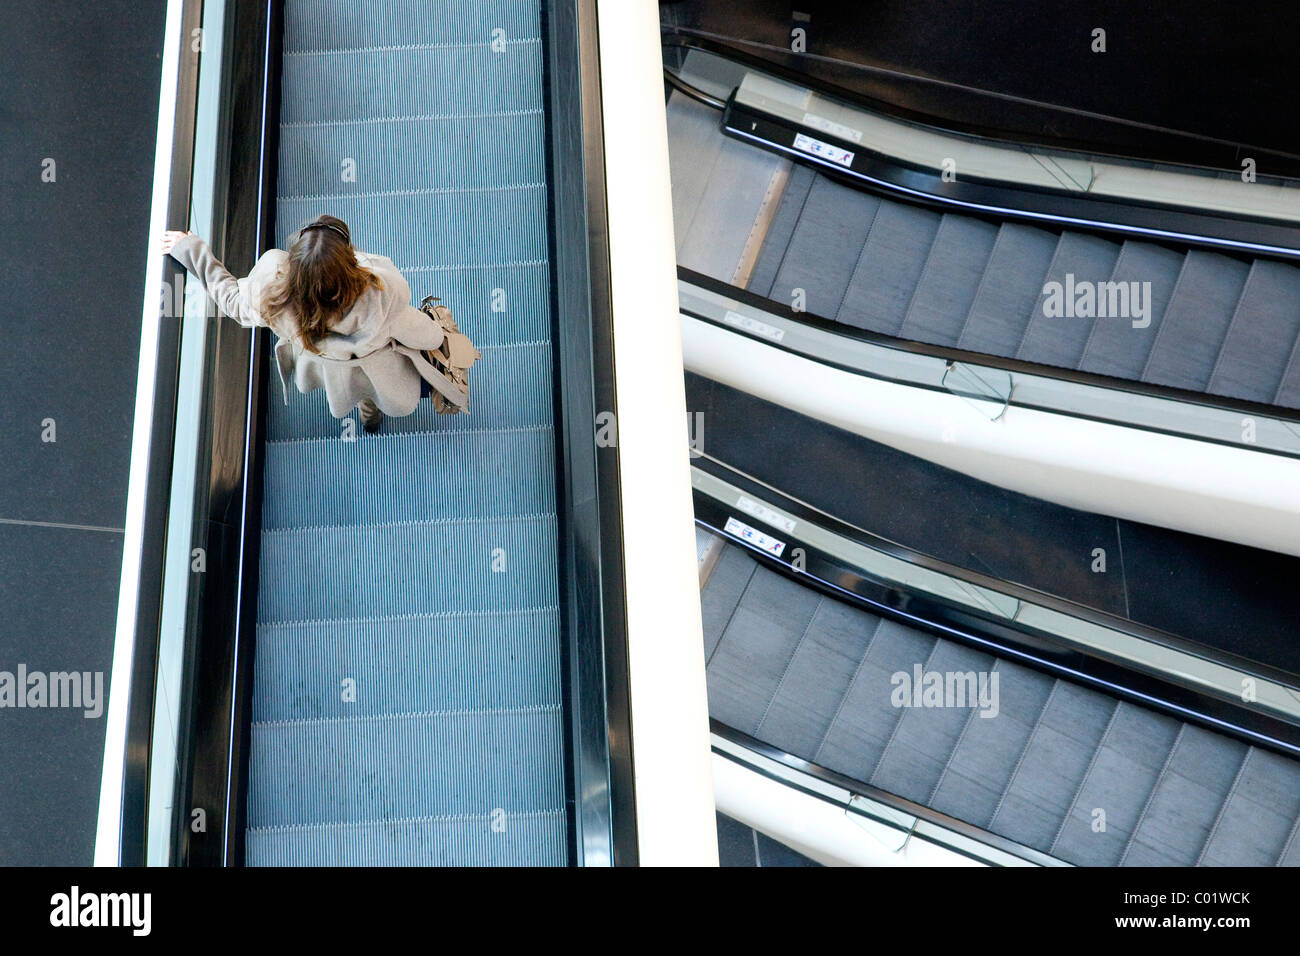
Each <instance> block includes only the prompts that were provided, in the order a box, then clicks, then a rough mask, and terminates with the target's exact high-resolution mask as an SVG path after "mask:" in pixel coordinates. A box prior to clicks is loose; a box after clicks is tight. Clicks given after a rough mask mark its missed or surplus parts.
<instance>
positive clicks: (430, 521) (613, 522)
mask: <svg viewBox="0 0 1300 956" xmlns="http://www.w3.org/2000/svg"><path fill="white" fill-rule="evenodd" d="M600 6H601V4H600V0H559V2H550V0H548V2H542V0H529V2H519V0H490V2H485V3H479V2H470V0H404V2H401V3H388V2H378V0H374V2H369V0H368V2H363V3H356V2H351V0H347V2H345V0H328V2H308V0H207V2H203V3H199V2H198V0H178V3H177V4H176V5H175V6H174V7H173V8H171V15H170V16H169V25H168V51H169V53H168V57H169V60H168V64H169V66H168V67H167V68H165V69H164V86H165V87H166V86H167V84H169V83H174V85H175V87H176V96H175V113H176V116H175V120H174V123H173V126H172V127H169V131H170V133H171V135H172V136H173V137H174V138H175V140H176V142H177V143H178V144H183V146H184V148H181V146H179V145H178V146H177V148H176V149H175V150H173V151H172V153H171V154H170V155H168V154H164V153H161V152H160V156H161V157H162V158H161V159H160V167H159V170H158V172H157V173H156V176H158V177H164V178H165V180H166V182H165V183H164V185H166V187H167V188H166V193H167V196H168V208H167V210H166V217H167V221H168V223H169V224H173V225H176V226H183V225H187V226H188V227H189V228H191V229H193V230H194V231H195V232H197V233H199V234H200V235H203V236H204V237H205V238H207V239H209V242H210V245H211V246H212V248H213V250H214V253H215V254H216V255H217V256H218V257H219V258H220V259H221V260H222V261H223V262H224V263H225V264H226V265H227V267H228V268H229V269H230V271H231V272H232V273H234V274H235V275H246V274H247V273H248V272H249V271H250V270H251V268H252V266H253V264H254V263H255V262H256V261H257V260H258V259H259V258H260V256H261V255H262V254H263V253H264V252H265V251H266V250H267V249H270V248H284V247H286V246H287V245H288V244H289V243H290V242H291V237H292V235H293V234H294V232H295V231H296V230H297V229H298V228H300V227H301V225H302V224H303V223H304V222H305V221H309V220H311V219H314V218H315V217H316V216H318V215H320V214H322V213H331V214H334V215H337V216H338V217H340V218H341V219H343V220H344V221H346V222H347V223H349V225H350V227H351V231H352V236H353V241H354V245H355V247H356V248H357V250H358V253H359V255H362V256H364V255H372V256H375V255H382V256H386V257H388V258H390V259H391V260H392V262H393V264H394V265H395V266H396V269H397V270H398V271H399V272H400V273H401V275H402V276H403V279H404V282H403V284H404V285H409V288H405V289H401V290H399V292H400V293H401V294H403V295H406V296H407V297H408V301H410V302H411V303H412V304H413V305H414V303H418V302H420V301H421V300H422V299H423V298H424V297H426V296H435V297H438V298H439V299H441V301H442V302H444V303H445V304H446V305H447V306H449V307H450V308H451V310H452V311H453V313H454V315H455V317H456V320H457V322H458V324H459V326H460V328H461V329H462V330H463V331H465V332H466V333H467V334H468V335H469V336H470V337H471V338H472V339H473V341H474V342H475V344H476V346H477V347H478V349H479V350H480V351H481V353H482V358H481V359H480V360H479V362H478V363H477V364H476V365H475V367H474V370H473V374H472V384H471V390H470V396H471V398H470V408H469V411H468V414H459V415H439V414H437V413H436V412H435V411H434V408H433V406H432V403H431V402H430V401H422V402H421V403H420V404H419V406H418V407H417V409H416V411H415V412H414V413H413V414H411V415H409V416H405V417H402V418H399V419H385V420H384V421H383V422H382V424H381V426H380V428H379V429H378V431H377V432H375V433H367V432H365V431H364V430H363V428H362V427H361V423H360V421H359V420H358V419H357V418H356V416H355V414H353V415H349V416H347V417H345V418H343V419H335V418H334V417H332V416H331V415H330V414H329V411H328V409H327V407H326V402H325V401H324V397H323V396H322V395H321V394H320V392H319V391H317V392H309V393H306V394H303V393H300V392H298V390H297V389H296V388H294V387H293V383H290V384H289V387H288V388H287V389H284V390H282V389H281V387H280V386H281V383H280V382H279V381H278V380H277V373H276V369H275V360H274V355H273V349H274V340H273V338H272V336H271V334H270V332H269V330H267V329H255V330H253V331H252V332H251V334H250V331H249V329H247V328H246V327H242V326H239V325H237V324H236V323H234V322H232V321H231V320H230V319H228V318H226V317H224V316H223V315H220V314H216V313H214V310H213V309H212V304H211V302H210V301H208V300H207V299H206V298H205V297H203V296H198V295H192V294H190V293H191V292H193V291H194V287H195V284H194V283H189V284H187V285H185V286H184V287H183V288H182V287H180V286H179V285H178V286H177V288H176V289H175V290H174V293H175V294H174V296H167V297H165V298H164V301H163V311H164V313H165V314H164V315H163V316H162V318H169V317H170V318H172V319H173V321H174V322H177V323H178V327H179V328H180V330H181V334H180V336H179V337H178V338H179V339H180V341H179V343H177V346H176V354H175V355H163V356H162V357H161V358H160V360H159V362H160V364H165V365H166V367H171V368H180V369H183V370H185V371H184V372H183V373H182V374H181V375H180V376H179V381H180V385H179V386H176V385H175V383H174V382H172V383H169V381H168V380H167V379H165V378H161V377H160V381H159V383H156V384H155V385H154V389H155V391H154V393H153V394H152V395H150V394H149V393H148V391H147V390H146V391H145V392H142V397H141V399H140V401H141V403H144V404H143V410H144V411H148V412H149V415H148V416H147V417H149V419H150V420H151V422H152V429H151V436H150V437H151V438H152V449H153V454H152V457H151V461H150V467H149V471H148V474H147V475H146V476H144V477H143V478H142V479H141V480H140V481H137V480H136V479H135V478H133V489H134V490H133V494H134V495H136V496H137V497H138V498H139V499H140V500H141V501H143V502H144V510H145V512H146V513H147V514H148V516H149V517H148V521H147V523H146V525H147V526H145V527H143V528H141V529H139V533H138V537H139V540H140V542H141V549H142V552H143V555H144V557H145V558H146V559H147V560H142V562H141V565H142V571H141V574H140V576H139V581H138V582H137V586H136V588H135V591H134V592H133V593H130V594H124V596H123V599H122V600H123V606H124V607H127V606H130V607H132V608H134V609H136V616H135V618H133V619H132V621H131V635H132V636H131V639H130V640H129V641H121V642H119V649H118V653H117V654H116V656H115V664H114V666H115V672H114V673H115V674H119V673H121V674H123V675H126V677H127V678H128V679H123V680H118V679H117V678H116V677H115V680H114V694H115V695H116V696H115V698H114V699H113V700H112V701H110V709H112V710H113V713H114V715H115V716H114V717H112V718H111V719H110V723H111V724H112V727H113V731H112V733H110V737H109V740H110V743H109V746H108V747H107V748H106V753H107V755H106V758H105V764H104V780H105V782H106V783H105V788H104V794H105V795H104V797H103V798H102V799H101V813H100V832H99V839H98V842H97V846H96V856H97V859H98V860H99V861H101V862H103V863H105V864H109V865H115V864H116V865H143V864H150V865H163V866H168V865H170V866H241V865H251V866H284V865H436V866H445V865H457V866H460V865H469V866H485V865H490V866H497V865H501V866H566V865H567V866H628V865H637V864H639V863H644V862H663V863H674V862H675V863H684V862H690V863H698V864H709V863H714V862H716V859H717V850H716V845H717V844H716V836H715V830H714V818H715V813H714V808H713V801H712V795H711V789H710V785H709V777H708V771H709V752H708V746H707V740H708V738H707V717H706V705H705V701H704V673H703V667H702V662H701V661H700V659H699V655H698V643H697V639H696V637H695V634H696V630H695V627H697V626H698V625H697V624H694V625H693V622H698V603H697V592H696V588H695V584H696V580H695V575H694V571H693V569H692V567H691V564H690V546H689V540H690V539H689V536H690V519H689V513H690V512H689V508H690V492H689V469H688V467H687V451H686V449H685V448H684V447H683V446H682V445H681V444H680V443H679V442H677V441H676V440H675V438H676V432H675V431H674V430H673V429H672V428H671V427H669V423H670V416H671V421H673V422H675V421H677V420H679V416H678V415H677V414H675V413H673V412H672V411H671V409H670V408H669V406H670V405H671V402H672V401H673V400H676V401H677V402H678V403H680V402H681V400H682V399H681V396H680V393H678V394H673V393H672V392H671V391H668V392H667V394H665V392H666V390H668V389H671V382H672V381H673V376H674V375H675V374H676V370H677V369H678V368H679V367H680V359H679V358H678V357H677V356H676V355H674V353H673V350H672V348H664V347H663V346H664V344H667V345H670V346H671V345H673V344H675V343H673V342H672V341H671V337H669V336H665V335H664V334H662V332H661V331H660V330H658V329H655V328H654V327H653V326H652V325H651V324H649V323H645V322H642V321H640V318H639V316H638V315H637V309H638V308H639V307H640V303H641V302H642V301H644V299H645V297H646V295H647V293H650V294H653V295H658V296H660V297H661V298H666V299H671V295H672V292H673V290H674V276H673V272H672V264H671V263H672V260H671V244H670V242H669V241H668V237H669V236H670V235H671V233H670V231H669V229H668V228H667V210H666V209H664V210H659V209H656V208H645V207H644V204H642V203H641V200H642V198H643V197H642V196H641V195H640V193H638V192H636V191H635V190H630V189H628V188H627V185H626V184H625V183H621V181H620V176H623V175H624V171H625V170H627V169H630V168H635V169H636V170H637V174H636V175H637V177H638V179H639V180H641V181H642V182H651V181H657V182H659V183H660V184H662V185H663V187H664V189H665V191H666V189H667V168H666V163H658V164H650V165H646V164H644V163H642V162H640V160H639V157H641V156H643V155H644V154H645V153H646V151H647V147H646V145H645V143H646V142H647V141H649V142H650V143H651V144H652V146H653V145H654V144H655V143H658V144H659V145H660V146H662V138H663V135H664V134H663V126H662V123H659V124H645V123H640V124H633V125H630V126H629V125H623V124H620V123H618V122H613V123H611V122H610V120H609V117H610V116H611V115H612V113H611V111H610V110H609V109H607V108H606V107H605V106H604V105H603V104H602V100H601V93H602V90H604V89H606V88H607V87H617V88H619V89H622V90H626V91H632V93H635V91H637V90H642V91H644V93H645V95H646V97H647V98H648V100H649V105H650V107H651V109H653V108H654V107H655V106H656V105H657V99H658V96H657V82H656V81H657V71H656V70H655V69H654V68H653V67H652V66H651V64H652V63H653V62H654V60H653V56H654V54H655V53H656V52H657V51H656V43H655V39H654V37H652V36H645V35H644V31H639V30H637V28H636V23H635V19H634V18H628V17H625V16H624V15H623V14H622V12H620V8H619V7H618V5H612V6H609V7H608V9H609V10H610V11H612V12H609V13H608V14H606V15H602V16H601V18H600V20H599V24H600V32H601V36H602V37H607V38H611V39H610V42H611V43H612V44H615V45H618V44H619V43H621V44H622V46H623V48H624V49H629V50H636V51H638V52H639V54H640V57H641V58H640V59H639V60H632V61H627V60H626V59H620V60H612V59H610V58H608V57H607V58H605V59H602V58H601V56H600V48H599V46H598V45H597V44H596V42H595V40H596V30H597V22H598V21H597V10H598V8H599V7H600ZM195 35H201V37H202V42H198V43H195V42H193V41H192V37H193V36H195ZM620 38H621V39H620ZM647 76H648V77H651V78H652V79H651V81H650V82H649V83H646V82H645V81H644V78H645V77H647ZM624 95H625V96H626V95H632V94H630V93H625V94H624ZM164 118H165V119H170V117H164ZM191 141H192V143H193V147H192V149H191V147H190V143H191ZM658 153H659V154H660V155H663V150H662V149H660V150H658ZM159 181H160V180H156V182H159ZM607 183H608V184H609V185H608V186H607ZM160 188H161V187H160ZM159 218H160V220H161V215H160V216H159ZM658 220H662V222H661V223H658V226H659V228H660V229H661V234H662V236H663V237H664V241H663V242H662V243H661V248H660V250H659V256H658V261H657V264H654V265H651V264H650V263H649V262H648V261H647V260H646V259H645V255H644V249H643V248H642V250H641V255H642V263H643V268H641V269H640V270H639V271H638V273H637V275H636V277H635V283H636V287H635V292H634V293H633V291H632V290H631V288H630V285H629V283H630V281H631V276H630V275H628V274H626V272H625V271H623V272H618V271H616V270H615V267H614V263H615V261H616V260H617V256H618V254H619V253H620V251H621V250H624V249H631V248H637V247H638V244H639V243H642V242H643V239H644V234H645V230H646V227H647V223H651V224H654V223H657V222H658ZM158 228H159V229H160V230H161V229H162V228H163V225H162V223H161V221H160V223H159V225H158ZM174 265H175V264H174V263H173V264H172V266H171V267H173V268H174ZM170 279H171V281H174V282H177V283H180V282H182V281H183V279H184V276H183V275H175V276H172V277H170ZM616 303H619V305H618V313H617V314H618V315H621V316H625V318H623V321H622V322H621V323H616V321H615V317H616ZM173 304H175V305H176V306H177V307H178V311H177V313H176V314H174V315H172V314H170V309H171V308H172V305H173ZM181 306H183V308H180V307H181ZM616 328H617V329H618V330H619V335H618V337H617V339H618V341H619V342H620V343H622V345H621V347H622V348H630V349H634V350H639V351H642V352H648V351H655V350H658V351H659V352H660V353H661V358H659V359H656V360H653V361H648V362H643V363H642V365H641V371H642V372H647V371H650V372H653V373H654V374H653V375H652V376H651V378H649V379H646V380H638V381H629V379H628V377H627V376H624V377H622V378H620V377H619V376H618V375H617V374H616V371H615V365H614V353H615V341H616V336H615V330H616ZM164 344H166V345H170V344H171V343H170V340H168V342H166V343H164ZM162 347H163V346H161V345H160V346H159V348H160V349H161V348H162ZM606 415H609V416H620V417H624V418H625V420H627V419H630V420H633V421H637V422H639V423H640V428H639V429H631V430H628V431H625V432H624V434H623V435H622V436H621V440H620V441H619V442H618V443H617V444H613V443H609V442H605V441H603V440H599V439H598V430H599V429H601V427H602V422H603V417H604V416H606ZM629 456H630V457H631V458H633V459H634V460H635V459H638V458H639V457H641V456H645V457H649V458H651V459H653V460H655V461H656V462H657V463H658V465H659V466H660V467H659V470H658V471H657V472H656V474H655V476H654V480H655V481H656V493H658V494H660V495H661V496H662V497H664V500H663V501H661V503H660V505H661V506H660V508H659V511H658V514H659V518H660V520H664V518H665V516H670V518H669V520H670V522H671V526H672V527H673V528H676V529H678V533H676V534H670V535H668V536H667V537H665V535H664V533H663V531H662V528H660V527H657V526H654V525H652V524H651V523H650V522H648V521H645V520H644V519H643V518H642V516H640V515H631V514H627V513H625V511H624V509H623V501H624V500H625V497H626V498H628V499H630V500H637V499H638V498H640V497H643V496H644V495H645V494H646V493H647V492H646V491H644V490H642V489H641V488H640V487H639V485H640V483H641V482H642V481H644V480H649V479H648V477H646V478H643V477H642V475H641V474H640V473H639V471H638V473H636V474H630V473H629V472H630V471H632V469H627V470H625V465H624V460H625V458H627V457H629ZM671 462H675V464H667V465H665V463H671ZM665 468H669V469H672V470H674V471H675V478H670V477H666V471H665ZM673 499H675V501H674V500H673ZM650 538H653V548H654V549H657V550H656V551H655V553H656V554H657V555H658V558H657V563H656V568H657V571H658V578H657V579H656V580H654V581H653V582H652V581H651V580H650V579H649V577H648V576H644V575H640V574H628V573H625V562H627V561H629V560H630V559H629V556H630V555H639V554H641V553H645V552H646V551H647V550H648V549H650V546H649V545H647V543H646V541H647V540H648V539H650ZM674 538H675V542H676V543H675V544H674V543H672V540H673V539H674ZM673 578H675V579H676V582H677V583H676V585H675V586H671V587H670V588H669V590H670V591H671V595H669V594H668V593H667V591H665V587H664V583H665V580H666V579H667V580H671V579H673ZM652 585H653V587H654V591H653V600H650V597H651V590H650V589H651V586H652ZM665 615H668V616H672V615H676V616H677V617H678V618H679V619H680V622H681V626H680V627H678V628H676V629H675V630H676V631H677V633H679V635H680V639H679V640H675V641H668V642H665V641H664V640H662V639H661V637H662V635H661V634H659V633H658V631H657V628H658V627H659V626H660V623H661V622H662V621H663V620H664V619H665ZM634 660H635V661H636V662H639V665H640V667H641V668H642V670H641V673H643V674H645V673H650V674H653V673H657V672H659V671H663V670H668V671H670V672H672V673H674V674H675V675H676V676H677V678H678V680H677V681H676V682H675V684H674V686H673V687H672V688H668V687H660V686H658V685H656V684H653V683H650V684H647V683H645V682H644V680H643V681H642V685H641V686H640V688H639V690H638V693H637V695H636V700H635V701H633V699H632V694H631V689H632V687H633V683H634V681H633V676H634V669H633V662H634ZM688 684H693V690H689V691H688V690H687V689H686V687H687V685H688ZM634 711H635V712H636V713H637V714H639V715H641V718H642V719H641V727H642V728H644V729H643V731H642V736H641V738H640V739H641V740H642V741H646V742H647V743H646V744H645V746H644V747H642V748H641V749H640V750H639V752H638V760H637V770H638V771H639V772H640V773H641V774H644V775H645V778H646V779H656V780H658V779H663V777H664V775H665V774H667V773H673V774H674V781H675V785H674V787H672V788H657V789H655V790H653V791H645V790H640V791H639V790H638V788H637V780H638V779H639V777H638V776H637V775H634V773H633V735H632V718H633V713H634ZM114 735H117V739H118V740H119V741H120V744H121V746H120V747H117V746H115V745H114V744H113V740H114ZM647 834H648V836H647Z"/></svg>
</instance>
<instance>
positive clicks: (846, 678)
mask: <svg viewBox="0 0 1300 956" xmlns="http://www.w3.org/2000/svg"><path fill="white" fill-rule="evenodd" d="M879 623H880V620H879V618H877V617H875V616H874V615H870V614H866V613H865V612H862V611H859V610H857V609H856V608H850V607H848V606H846V605H844V604H841V603H839V602H838V601H825V602H823V603H822V604H821V606H820V608H819V609H818V613H817V615H816V617H815V618H814V619H813V620H812V622H811V623H810V625H809V627H808V631H807V633H806V634H804V636H803V637H802V638H801V640H800V642H799V646H798V648H797V649H796V650H795V653H794V655H793V656H792V657H791V659H790V666H789V667H787V668H786V671H785V674H784V675H783V676H782V678H781V683H780V685H779V686H778V688H777V691H776V694H775V695H774V696H773V697H772V699H771V702H770V703H769V704H768V705H767V709H766V712H765V713H764V716H763V719H762V721H761V722H760V723H759V726H758V730H757V731H756V733H755V736H756V737H758V738H759V739H761V740H765V741H769V742H770V743H772V744H774V745H776V746H778V747H780V748H782V749H783V750H785V751H786V752H788V753H796V754H798V753H812V752H813V751H814V750H816V749H817V746H818V744H820V743H821V741H822V739H823V738H824V737H825V736H826V731H827V730H828V729H829V728H830V725H831V721H832V720H834V719H835V711H836V709H837V708H838V706H839V703H840V701H841V700H843V699H844V695H845V693H846V692H847V691H848V689H849V685H850V683H852V681H853V674H854V672H855V671H856V670H857V667H858V661H860V660H862V656H863V655H864V654H865V653H866V651H867V647H868V645H869V644H870V642H871V639H872V637H873V636H874V635H875V633H876V628H877V626H878V625H879Z"/></svg>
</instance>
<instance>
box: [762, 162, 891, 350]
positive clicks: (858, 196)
mask: <svg viewBox="0 0 1300 956" xmlns="http://www.w3.org/2000/svg"><path fill="white" fill-rule="evenodd" d="M884 205H885V203H883V201H882V200H880V199H877V198H876V197H875V196H871V195H868V194H867V193H864V192H861V191H860V190H856V189H850V188H849V187H847V186H841V185H840V184H839V183H833V182H831V181H830V180H828V179H825V178H824V177H820V176H819V177H817V178H816V179H815V180H814V181H813V184H812V188H811V189H810V190H809V191H808V196H807V198H806V199H805V200H804V203H803V206H802V208H801V210H800V213H799V221H798V223H797V224H796V225H795V228H794V233H793V234H792V235H791V237H790V244H789V246H788V247H787V248H786V252H785V257H784V259H783V260H782V262H781V267H780V269H779V270H778V271H777V274H776V279H775V281H774V282H773V285H772V292H771V295H770V298H772V299H773V300H775V301H777V302H781V303H783V304H785V305H787V306H793V307H797V306H799V305H802V311H805V312H811V313H813V314H814V315H820V316H825V317H826V318H832V319H833V318H837V316H838V313H839V312H840V304H841V302H843V301H845V288H846V287H847V286H848V285H849V284H850V280H851V278H852V276H853V275H854V264H855V263H857V262H858V261H859V258H860V257H861V256H862V255H865V253H864V252H863V242H864V241H866V239H867V234H868V232H869V231H870V230H871V229H873V228H874V226H873V221H874V218H875V216H876V214H877V209H878V208H883V206H884ZM840 321H848V322H849V324H851V325H856V324H857V323H856V322H852V321H850V320H849V319H846V318H843V317H840Z"/></svg>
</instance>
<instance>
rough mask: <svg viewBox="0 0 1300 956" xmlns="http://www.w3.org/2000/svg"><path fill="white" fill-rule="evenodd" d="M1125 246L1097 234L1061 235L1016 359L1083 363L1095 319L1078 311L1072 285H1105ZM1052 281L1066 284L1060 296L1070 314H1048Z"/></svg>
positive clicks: (1076, 287)
mask: <svg viewBox="0 0 1300 956" xmlns="http://www.w3.org/2000/svg"><path fill="white" fill-rule="evenodd" d="M1119 249H1120V247H1119V245H1118V244H1117V243H1114V242H1110V241H1108V240H1106V239H1098V238H1097V237H1096V236H1089V235H1084V234H1082V233H1077V232H1066V233H1062V234H1061V239H1060V242H1058V243H1057V246H1056V254H1055V255H1054V256H1053V257H1052V264H1051V265H1050V266H1049V267H1048V269H1047V275H1046V276H1045V277H1044V279H1043V285H1042V286H1041V287H1040V289H1039V293H1040V294H1039V296H1038V298H1037V299H1036V300H1035V302H1034V309H1033V312H1032V313H1031V315H1030V317H1029V324H1028V325H1027V326H1026V328H1025V337H1024V338H1023V339H1022V340H1021V341H1020V347H1019V348H1018V349H1017V350H1016V354H1015V357H1016V358H1019V359H1022V360H1024V361H1026V362H1039V363H1041V364H1043V365H1057V366H1061V367H1064V368H1076V367H1077V366H1078V363H1079V357H1080V356H1081V355H1082V354H1083V349H1084V345H1085V344H1086V343H1087V341H1088V333H1089V331H1090V330H1091V329H1092V324H1093V322H1094V321H1095V319H1094V318H1091V317H1084V316H1080V315H1078V314H1077V313H1076V311H1075V305H1076V303H1077V302H1078V296H1077V292H1076V295H1074V296H1072V295H1071V290H1072V289H1073V290H1081V289H1083V288H1085V285H1084V284H1085V283H1094V284H1099V283H1102V282H1105V281H1106V280H1107V279H1109V278H1110V275H1111V272H1112V271H1113V270H1114V268H1115V260H1116V259H1117V258H1118V257H1119ZM1048 283H1058V284H1059V285H1060V286H1061V289H1060V293H1059V299H1060V303H1061V305H1062V310H1063V313H1064V314H1061V315H1048V314H1047V312H1048V306H1049V300H1050V296H1049V294H1048V290H1047V286H1048ZM1071 299H1073V300H1074V301H1071Z"/></svg>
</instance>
